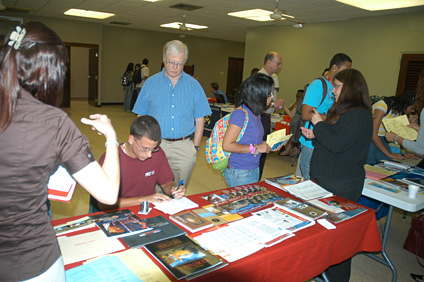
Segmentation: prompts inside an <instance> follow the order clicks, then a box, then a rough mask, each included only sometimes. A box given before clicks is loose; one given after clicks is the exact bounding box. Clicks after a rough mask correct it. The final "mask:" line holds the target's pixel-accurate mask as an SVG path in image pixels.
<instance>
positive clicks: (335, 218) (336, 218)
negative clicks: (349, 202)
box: [322, 208, 367, 223]
mask: <svg viewBox="0 0 424 282" xmlns="http://www.w3.org/2000/svg"><path fill="white" fill-rule="evenodd" d="M366 211H367V209H366V208H358V209H354V210H349V211H344V212H339V213H329V214H326V215H324V216H323V217H322V218H324V219H326V220H328V221H331V222H332V223H340V222H343V221H345V220H348V219H351V218H352V217H355V216H357V215H359V214H361V213H363V212H366Z"/></svg>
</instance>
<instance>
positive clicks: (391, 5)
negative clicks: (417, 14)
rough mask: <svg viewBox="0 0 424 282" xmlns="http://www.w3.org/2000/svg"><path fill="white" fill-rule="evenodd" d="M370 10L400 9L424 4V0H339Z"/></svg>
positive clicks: (339, 0)
mask: <svg viewBox="0 0 424 282" xmlns="http://www.w3.org/2000/svg"><path fill="white" fill-rule="evenodd" d="M337 1H338V2H341V3H344V4H347V5H350V6H354V7H357V8H361V9H364V10H368V11H379V10H390V9H400V8H408V7H415V6H421V5H424V0H337Z"/></svg>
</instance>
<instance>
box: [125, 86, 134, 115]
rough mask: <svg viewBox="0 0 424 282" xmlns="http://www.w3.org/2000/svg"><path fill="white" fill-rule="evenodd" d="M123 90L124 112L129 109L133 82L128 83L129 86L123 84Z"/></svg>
mask: <svg viewBox="0 0 424 282" xmlns="http://www.w3.org/2000/svg"><path fill="white" fill-rule="evenodd" d="M124 90H125V94H124V110H125V111H126V112H129V111H131V108H130V107H131V99H132V95H133V90H134V87H133V84H131V85H129V86H125V88H124Z"/></svg>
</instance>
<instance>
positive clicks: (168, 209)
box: [154, 197, 199, 215]
mask: <svg viewBox="0 0 424 282" xmlns="http://www.w3.org/2000/svg"><path fill="white" fill-rule="evenodd" d="M154 205H155V208H156V209H158V210H160V211H162V212H164V213H166V214H171V215H172V214H176V213H179V212H181V211H184V210H190V209H193V208H197V207H198V206H199V205H198V204H196V203H195V202H193V201H192V200H190V199H189V198H187V197H183V198H181V199H172V200H171V201H165V202H161V203H159V202H157V203H154Z"/></svg>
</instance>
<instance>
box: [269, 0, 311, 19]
mask: <svg viewBox="0 0 424 282" xmlns="http://www.w3.org/2000/svg"><path fill="white" fill-rule="evenodd" d="M279 3H280V0H275V10H274V12H272V14H270V15H269V17H270V18H271V19H273V20H276V21H278V20H283V19H284V20H287V21H290V22H293V23H295V24H303V22H301V21H298V20H296V19H295V18H294V17H293V16H290V15H287V14H286V11H285V10H281V9H279V8H278V4H279Z"/></svg>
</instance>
